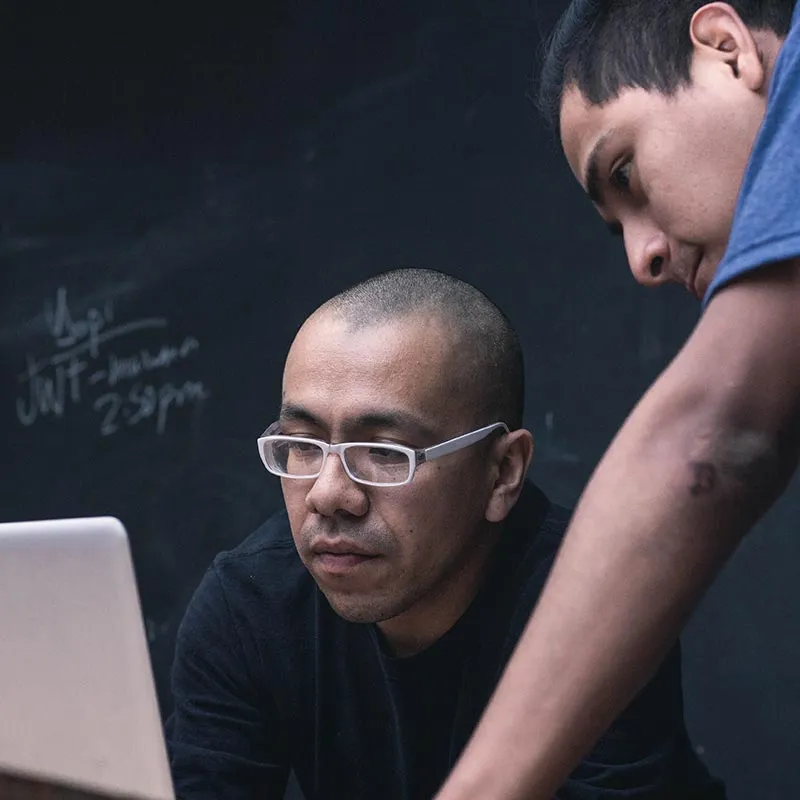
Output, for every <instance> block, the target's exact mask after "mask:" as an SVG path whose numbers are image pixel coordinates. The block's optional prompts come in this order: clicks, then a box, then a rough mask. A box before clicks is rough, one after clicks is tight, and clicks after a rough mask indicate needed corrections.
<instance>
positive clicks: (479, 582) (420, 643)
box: [378, 525, 501, 658]
mask: <svg viewBox="0 0 800 800" xmlns="http://www.w3.org/2000/svg"><path fill="white" fill-rule="evenodd" d="M500 530H501V526H500V525H487V527H486V528H484V529H483V530H482V531H481V532H480V533H479V534H478V535H477V536H476V538H475V541H474V543H473V546H472V547H471V548H470V552H469V553H468V555H467V557H466V558H464V559H461V560H459V561H456V562H455V563H454V564H453V565H452V566H451V568H450V570H449V571H448V573H447V574H446V575H445V576H444V577H443V578H441V579H440V581H439V583H438V584H437V585H436V586H435V587H434V588H432V589H430V590H429V591H428V592H427V594H425V595H424V597H422V598H420V600H418V601H417V602H416V603H415V604H414V605H413V606H412V607H411V608H409V609H407V610H406V611H404V612H403V613H402V614H398V615H397V616H396V617H392V618H391V619H387V620H384V621H383V622H379V623H378V628H379V630H380V632H381V633H382V634H383V636H384V639H385V641H386V644H387V646H388V648H389V650H390V652H391V653H392V655H395V656H398V657H400V658H405V657H407V656H413V655H416V654H417V653H420V652H422V651H423V650H425V649H426V648H428V647H430V646H431V645H432V644H433V643H434V642H435V641H437V640H438V639H440V638H441V637H442V636H444V634H445V633H447V631H449V630H450V628H452V627H453V625H455V624H456V622H458V620H459V619H460V618H461V616H462V615H463V614H464V612H465V611H466V610H467V608H468V607H469V604H470V603H471V602H472V601H473V600H474V598H475V595H477V593H478V591H479V590H480V588H481V586H483V583H484V581H485V580H486V572H487V570H488V567H489V562H490V561H491V557H492V554H493V553H494V550H495V547H496V545H497V542H498V540H499V537H500Z"/></svg>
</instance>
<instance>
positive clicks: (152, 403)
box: [93, 381, 208, 436]
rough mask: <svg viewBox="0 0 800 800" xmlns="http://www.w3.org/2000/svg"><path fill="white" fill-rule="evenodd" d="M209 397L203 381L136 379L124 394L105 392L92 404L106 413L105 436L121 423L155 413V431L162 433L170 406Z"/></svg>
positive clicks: (102, 425)
mask: <svg viewBox="0 0 800 800" xmlns="http://www.w3.org/2000/svg"><path fill="white" fill-rule="evenodd" d="M207 397H208V392H207V390H206V388H205V386H203V384H202V382H200V381H185V382H184V383H183V384H182V385H181V386H175V385H174V384H172V383H164V384H161V385H160V386H155V385H153V384H146V385H143V384H141V383H135V384H133V386H131V388H130V389H129V390H128V392H127V393H125V394H123V393H120V392H106V393H105V394H102V395H100V397H98V398H97V399H96V400H95V401H94V404H93V408H94V409H95V411H100V412H102V413H103V414H104V416H103V421H102V423H101V425H100V433H101V434H102V435H103V436H111V435H112V434H113V433H116V432H117V431H118V430H119V427H120V425H121V424H125V425H128V426H133V425H137V424H138V423H139V422H141V421H142V420H145V419H149V418H151V417H155V421H156V433H158V434H159V435H160V434H162V433H164V431H165V430H166V429H167V415H168V414H169V410H170V408H173V407H178V408H179V407H181V406H184V405H187V404H190V403H196V402H198V401H201V400H205V399H206V398H207Z"/></svg>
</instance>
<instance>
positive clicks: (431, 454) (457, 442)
mask: <svg viewBox="0 0 800 800" xmlns="http://www.w3.org/2000/svg"><path fill="white" fill-rule="evenodd" d="M498 428H502V429H503V430H504V431H505V432H506V433H508V425H506V424H505V422H495V423H493V424H492V425H487V426H486V427H485V428H478V430H477V431H472V433H465V434H464V435H463V436H456V438H455V439H448V440H447V441H446V442H442V443H441V444H437V445H434V446H433V447H429V448H428V449H427V450H417V451H416V453H417V460H418V461H419V462H420V463H422V462H423V461H433V459H435V458H441V457H442V456H446V455H448V454H449V453H455V452H456V450H462V449H463V448H465V447H469V446H470V445H471V444H475V442H479V441H480V440H481V439H485V438H486V437H487V436H488V435H489V434H490V433H491V432H492V431H496V430H497V429H498Z"/></svg>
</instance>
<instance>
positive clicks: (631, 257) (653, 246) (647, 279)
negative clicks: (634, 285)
mask: <svg viewBox="0 0 800 800" xmlns="http://www.w3.org/2000/svg"><path fill="white" fill-rule="evenodd" d="M624 236H625V252H626V253H627V256H628V264H629V265H630V268H631V272H632V273H633V277H634V278H635V279H636V280H637V281H638V282H639V283H641V284H642V286H660V285H661V284H663V283H666V282H667V281H668V280H669V268H670V250H669V241H668V240H667V237H666V236H665V235H664V233H663V232H662V231H661V230H659V229H658V228H656V227H655V226H653V225H652V224H649V223H647V222H643V221H640V220H635V221H629V222H628V223H627V224H626V225H625V228H624Z"/></svg>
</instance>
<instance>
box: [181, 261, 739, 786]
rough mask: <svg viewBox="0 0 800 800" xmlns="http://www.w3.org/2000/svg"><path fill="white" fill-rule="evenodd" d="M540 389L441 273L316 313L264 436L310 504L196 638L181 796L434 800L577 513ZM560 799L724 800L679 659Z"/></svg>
mask: <svg viewBox="0 0 800 800" xmlns="http://www.w3.org/2000/svg"><path fill="white" fill-rule="evenodd" d="M523 392H524V375H523V364H522V352H521V348H520V345H519V341H518V339H517V337H516V335H515V333H514V331H513V330H512V328H511V327H510V325H509V323H508V321H507V319H506V318H505V317H504V315H503V314H502V313H501V312H500V311H499V310H498V309H497V308H496V307H495V306H494V305H493V304H492V303H491V302H490V301H489V300H488V299H487V298H486V297H485V296H484V295H483V294H481V293H480V292H479V291H478V290H476V289H474V288H473V287H471V286H469V285H467V284H465V283H463V282H461V281H458V280H456V279H454V278H451V277H448V276H446V275H442V274H441V273H437V272H432V271H428V270H396V271H392V272H388V273H385V274H382V275H379V276H377V277H375V278H372V279H370V280H367V281H365V282H363V283H361V284H359V285H357V286H355V287H353V288H351V289H349V290H348V291H345V292H344V293H342V294H340V295H338V296H337V297H334V298H333V299H332V300H330V301H328V302H327V303H325V304H324V305H323V306H322V307H321V308H320V309H318V310H317V311H316V312H315V313H314V314H312V315H311V317H310V318H309V319H308V320H307V321H306V322H305V324H304V325H303V326H302V328H301V329H300V331H299V333H298V334H297V337H296V338H295V340H294V342H293V344H292V346H291V349H290V351H289V355H288V358H287V360H286V366H285V370H284V376H283V397H282V402H281V409H280V415H279V418H278V421H277V422H276V423H274V424H273V425H271V426H270V427H269V428H268V429H267V430H266V431H265V433H264V435H263V436H262V437H261V438H260V439H259V442H258V445H259V450H260V454H261V458H262V460H263V462H264V465H265V466H266V468H267V469H268V470H269V471H270V472H273V473H275V474H276V475H279V476H280V478H281V485H282V489H283V496H284V500H285V504H286V510H285V511H284V512H281V513H279V514H277V515H275V516H274V517H272V518H271V519H270V520H269V521H267V522H266V523H265V524H264V525H263V527H261V528H260V529H259V530H257V531H256V532H255V533H254V534H253V535H252V536H251V537H250V538H248V539H247V540H246V541H245V542H244V543H243V544H241V545H240V546H239V547H237V548H236V549H235V550H233V551H231V552H227V553H222V554H221V555H219V556H218V557H217V558H216V559H215V561H214V563H213V565H212V566H211V568H210V569H209V571H208V572H207V574H206V575H205V577H204V578H203V581H202V583H201V584H200V587H199V588H198V589H197V592H196V594H195V595H194V598H193V599H192V601H191V604H190V606H189V609H188V611H187V612H186V616H185V619H184V621H183V624H182V626H181V629H180V632H179V636H178V642H177V650H176V657H175V665H174V670H173V691H174V697H175V712H174V715H173V717H172V719H171V720H170V724H169V726H168V728H169V734H168V739H169V746H170V754H171V764H172V770H173V776H174V780H175V787H176V791H177V793H178V796H179V797H181V798H183V800H195V799H196V798H221V799H222V800H238V798H247V799H248V800H270V798H274V799H275V800H279V798H281V797H282V796H283V793H284V790H285V787H286V783H287V778H288V775H289V772H290V770H294V772H295V774H296V775H297V779H298V781H299V784H300V786H301V788H302V790H303V793H304V794H305V797H306V798H307V800H318V799H319V798H335V799H337V800H338V799H339V798H341V799H342V800H391V798H407V799H409V800H410V799H411V798H420V799H426V798H430V797H432V796H433V794H434V793H435V792H436V790H437V788H438V787H439V786H440V784H441V783H442V782H443V780H444V778H445V777H446V776H447V774H448V771H449V770H450V768H451V767H452V765H453V764H454V762H455V760H456V758H457V757H458V755H459V753H460V752H461V750H462V748H463V747H464V746H465V744H466V742H467V740H468V739H469V736H470V734H471V733H472V731H473V729H474V727H475V725H476V723H477V722H478V720H479V718H480V715H481V712H482V711H483V709H484V707H485V705H486V703H487V701H488V700H489V697H490V695H491V693H492V691H493V689H494V687H495V685H496V683H497V681H498V679H499V677H500V675H501V673H502V671H503V667H504V666H505V664H506V662H507V660H508V659H509V657H510V655H511V653H512V651H513V649H514V646H515V644H516V642H517V640H518V638H519V636H520V633H521V631H522V629H523V626H524V625H525V623H526V621H527V619H528V617H529V616H530V613H531V611H532V609H533V607H534V605H535V603H536V600H537V597H538V596H539V593H540V591H541V589H542V586H543V584H544V581H545V578H546V576H547V573H548V570H549V568H550V566H551V563H552V561H553V557H554V554H555V553H556V550H557V548H558V546H559V544H560V542H561V536H562V534H563V532H564V529H565V527H566V524H567V520H568V514H567V512H566V511H564V510H563V509H561V508H558V507H556V506H554V505H552V504H551V503H550V502H548V500H547V498H546V497H545V496H544V495H543V494H542V492H541V491H539V490H538V489H537V488H536V487H534V486H533V485H531V484H527V483H526V482H525V475H526V472H527V469H528V465H529V463H530V460H531V456H532V453H533V442H532V438H531V435H530V433H529V432H528V431H526V430H523V429H522V428H521V427H520V426H521V424H522V411H523ZM624 591H625V587H624V586H620V592H624ZM558 797H559V798H561V800H584V799H585V800H589V799H590V798H591V799H592V800H594V799H595V798H656V797H657V798H681V800H689V798H723V797H724V791H723V789H722V787H721V785H720V784H719V783H717V782H715V781H713V780H711V778H709V776H708V773H707V772H706V770H705V768H704V767H703V766H702V764H701V763H700V762H699V761H698V759H697V757H696V756H695V754H694V751H693V749H692V747H691V744H690V742H689V738H688V736H687V733H686V730H685V726H684V721H683V709H682V693H681V670H680V654H679V652H678V651H677V649H676V650H675V651H673V652H672V653H671V654H670V656H669V657H668V658H667V660H666V661H665V663H664V664H663V666H662V668H661V670H660V672H659V673H658V675H657V676H656V677H655V679H654V680H653V681H652V682H651V683H650V684H649V686H648V687H647V688H646V689H645V690H644V691H643V692H642V693H641V694H640V695H639V696H638V697H637V698H636V700H635V701H634V702H633V703H632V704H631V705H630V706H629V708H628V709H627V710H626V711H625V712H624V713H623V714H622V716H621V717H619V719H618V720H617V721H616V723H615V724H614V726H613V727H612V728H611V729H610V730H609V731H608V732H607V734H606V735H605V736H604V737H603V739H602V740H601V741H600V742H599V744H598V745H597V747H596V749H595V750H594V751H593V752H592V753H590V754H589V755H587V757H586V758H585V760H584V761H583V762H582V764H581V765H580V766H579V768H578V769H577V770H576V771H575V772H574V774H573V775H572V776H571V777H570V779H569V780H568V782H567V783H566V784H565V785H564V787H563V788H562V789H561V791H560V792H559V794H558Z"/></svg>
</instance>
